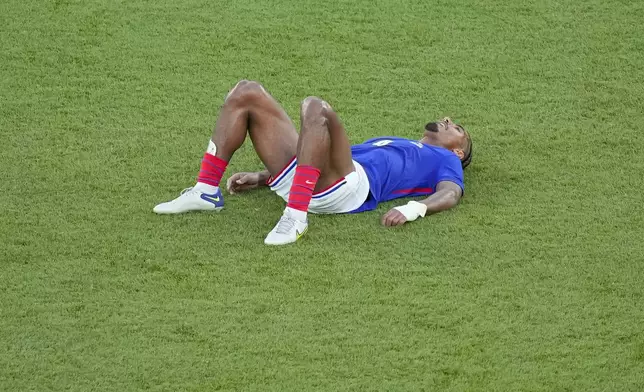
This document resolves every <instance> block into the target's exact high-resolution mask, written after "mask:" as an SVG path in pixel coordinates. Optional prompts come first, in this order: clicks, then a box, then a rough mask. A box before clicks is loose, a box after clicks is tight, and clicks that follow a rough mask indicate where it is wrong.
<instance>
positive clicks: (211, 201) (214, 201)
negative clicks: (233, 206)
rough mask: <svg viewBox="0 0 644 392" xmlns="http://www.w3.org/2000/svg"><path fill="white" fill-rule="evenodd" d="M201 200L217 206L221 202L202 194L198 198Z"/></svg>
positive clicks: (217, 198)
mask: <svg viewBox="0 0 644 392" xmlns="http://www.w3.org/2000/svg"><path fill="white" fill-rule="evenodd" d="M200 197H201V198H202V199H204V200H205V201H207V202H210V203H212V204H217V203H219V201H220V200H221V197H219V196H217V197H212V196H211V195H206V194H205V193H202V194H201V196H200Z"/></svg>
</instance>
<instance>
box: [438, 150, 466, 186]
mask: <svg viewBox="0 0 644 392" xmlns="http://www.w3.org/2000/svg"><path fill="white" fill-rule="evenodd" d="M441 181H450V182H453V183H455V184H457V185H458V186H460V187H461V190H462V191H463V193H465V185H464V184H463V166H462V165H461V160H460V159H458V156H456V155H454V154H450V155H448V156H446V157H445V159H444V160H443V163H442V164H441V165H440V166H439V168H438V172H437V174H436V185H438V183H439V182H441Z"/></svg>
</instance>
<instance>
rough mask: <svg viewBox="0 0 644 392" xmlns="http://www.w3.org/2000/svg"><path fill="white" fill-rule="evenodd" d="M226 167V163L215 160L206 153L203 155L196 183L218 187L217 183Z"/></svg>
mask: <svg viewBox="0 0 644 392" xmlns="http://www.w3.org/2000/svg"><path fill="white" fill-rule="evenodd" d="M226 166H228V162H226V161H224V160H223V159H221V158H217V157H216V156H214V155H211V154H208V153H206V154H204V156H203V160H202V161H201V170H199V177H197V182H202V183H204V184H208V185H212V186H219V181H221V177H222V176H223V175H224V172H225V171H226Z"/></svg>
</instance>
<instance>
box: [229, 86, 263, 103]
mask: <svg viewBox="0 0 644 392" xmlns="http://www.w3.org/2000/svg"><path fill="white" fill-rule="evenodd" d="M266 96H267V93H266V90H265V89H264V87H263V86H262V85H261V84H260V83H258V82H255V81H252V80H241V81H239V82H238V83H237V84H236V85H235V87H233V89H232V90H230V92H229V93H228V95H227V96H226V102H225V104H227V105H235V106H243V105H252V104H254V103H256V102H257V101H258V100H261V99H264V98H266Z"/></svg>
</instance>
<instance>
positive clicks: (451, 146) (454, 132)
mask: <svg viewBox="0 0 644 392" xmlns="http://www.w3.org/2000/svg"><path fill="white" fill-rule="evenodd" d="M423 139H425V140H426V141H427V142H428V143H429V144H432V145H434V146H439V147H443V148H446V149H448V150H452V151H455V150H459V149H461V148H462V146H463V145H464V144H465V141H466V140H467V135H466V134H465V130H464V129H463V127H461V126H460V125H458V124H454V122H452V120H451V119H450V118H449V117H445V118H444V119H442V120H440V121H436V122H431V123H429V124H427V125H425V132H424V134H423ZM455 152H456V151H455Z"/></svg>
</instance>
